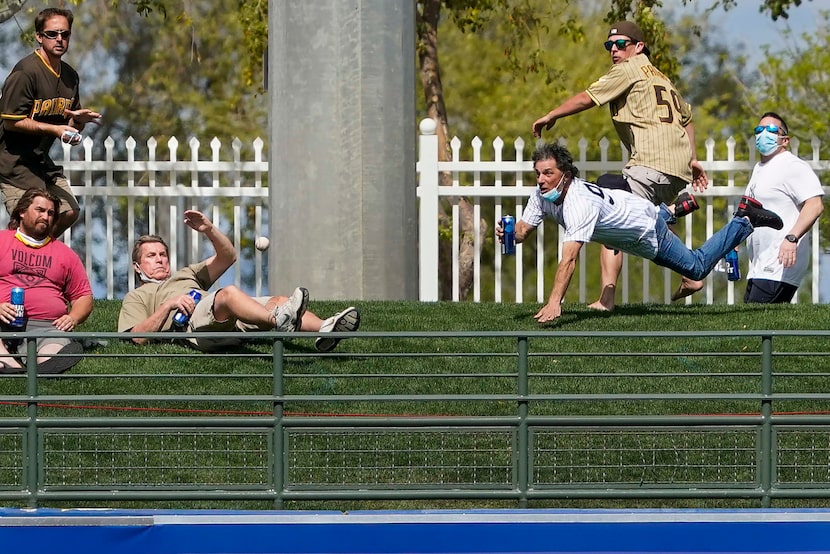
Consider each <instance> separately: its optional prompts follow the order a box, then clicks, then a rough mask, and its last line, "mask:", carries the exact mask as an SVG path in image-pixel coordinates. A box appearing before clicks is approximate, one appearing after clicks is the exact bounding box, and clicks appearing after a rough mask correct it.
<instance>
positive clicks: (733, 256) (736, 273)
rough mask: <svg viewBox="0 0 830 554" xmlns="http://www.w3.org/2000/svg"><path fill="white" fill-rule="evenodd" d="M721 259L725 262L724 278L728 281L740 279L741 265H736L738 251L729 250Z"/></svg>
mask: <svg viewBox="0 0 830 554" xmlns="http://www.w3.org/2000/svg"><path fill="white" fill-rule="evenodd" d="M723 261H724V262H726V278H727V279H729V280H730V281H740V280H741V266H740V265H738V251H737V250H730V251H729V252H727V253H726V256H724V258H723Z"/></svg>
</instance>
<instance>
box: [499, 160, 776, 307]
mask: <svg viewBox="0 0 830 554" xmlns="http://www.w3.org/2000/svg"><path fill="white" fill-rule="evenodd" d="M533 169H534V170H535V171H536V183H537V185H538V187H537V189H536V191H535V192H534V193H533V194H532V195H531V196H530V198H529V199H528V201H527V206H526V207H525V210H524V212H523V213H522V218H521V219H520V220H519V221H517V222H516V229H515V232H516V242H522V241H524V240H525V239H526V238H527V237H528V235H529V234H530V232H531V231H533V230H534V229H536V227H538V226H539V224H540V223H542V219H543V218H544V217H545V216H547V217H550V218H552V219H554V220H555V221H556V222H557V223H559V225H561V226H562V228H563V230H562V231H561V232H562V233H563V235H562V259H561V260H560V262H559V266H558V267H557V268H556V276H555V277H554V280H553V289H552V290H551V293H550V297H549V298H548V302H547V304H545V305H544V306H542V308H541V309H540V310H539V311H538V312H537V313H536V315H534V316H533V317H534V318H535V319H536V320H538V321H539V323H544V322H548V321H553V320H554V319H556V318H558V317H559V316H561V315H562V300H563V298H564V297H565V292H566V291H567V290H568V285H569V284H570V282H571V277H572V276H573V274H574V270H575V269H576V263H577V259H578V258H579V252H580V250H581V249H582V245H583V244H585V243H586V242H591V241H593V242H599V243H601V244H603V245H605V246H608V247H610V248H614V249H617V250H622V251H624V252H628V253H629V254H634V255H636V256H640V257H643V258H646V259H649V260H651V261H653V262H654V263H656V264H657V265H659V266H662V267H668V268H669V269H671V270H673V271H676V272H678V273H680V274H681V275H684V276H686V277H689V278H690V279H703V278H704V277H706V275H708V274H709V272H710V271H712V268H714V267H715V264H717V263H718V260H720V259H721V258H723V257H724V255H726V253H727V252H729V251H730V250H732V249H733V248H735V247H736V246H737V245H739V244H740V243H742V242H743V241H744V240H745V239H746V238H747V237H748V236H749V235H750V234H752V231H753V229H754V227H772V228H774V229H780V228H781V227H782V226H783V223H782V221H781V218H780V217H778V216H777V215H776V214H775V213H773V212H771V211H769V210H765V209H764V208H763V207H762V206H761V203H760V202H758V201H757V200H754V199H752V198H748V197H746V196H744V197H743V198H742V199H741V202H740V203H739V204H738V209H737V210H736V211H735V217H733V218H732V220H731V221H730V222H729V223H728V224H727V225H726V226H725V227H723V228H722V229H721V230H720V231H718V232H717V233H715V234H714V235H712V236H711V237H710V238H709V239H708V240H707V241H706V242H705V243H703V245H702V246H701V247H700V248H698V249H697V250H690V249H689V248H686V246H685V245H684V244H683V241H681V240H680V239H679V238H678V237H677V235H675V234H674V233H672V232H671V231H670V230H669V227H668V222H670V221H672V220H673V219H674V214H673V213H671V212H670V211H669V209H668V207H667V206H666V204H664V203H661V204H660V205H659V206H655V205H654V204H652V203H651V202H649V201H648V200H645V199H643V198H641V197H639V196H636V195H634V194H632V193H630V192H626V191H623V190H616V189H608V188H602V187H599V186H597V185H595V184H593V183H589V182H587V181H583V180H582V179H579V178H577V177H576V175H577V174H578V172H579V171H578V170H577V168H576V166H574V163H573V157H572V156H571V154H570V152H568V150H567V149H566V148H565V147H563V146H560V145H558V144H543V145H541V146H539V147H538V148H537V149H536V151H535V152H534V153H533ZM496 235H497V236H498V237H499V240H502V238H503V236H504V232H503V229H502V228H501V226H498V227H497V228H496Z"/></svg>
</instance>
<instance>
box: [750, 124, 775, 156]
mask: <svg viewBox="0 0 830 554" xmlns="http://www.w3.org/2000/svg"><path fill="white" fill-rule="evenodd" d="M755 148H757V149H758V152H760V153H761V155H762V156H769V155H770V154H772V153H773V152H775V151H776V150H778V135H777V134H775V133H771V132H769V131H768V130H766V129H764V130H763V131H761V132H760V133H758V134H757V135H755Z"/></svg>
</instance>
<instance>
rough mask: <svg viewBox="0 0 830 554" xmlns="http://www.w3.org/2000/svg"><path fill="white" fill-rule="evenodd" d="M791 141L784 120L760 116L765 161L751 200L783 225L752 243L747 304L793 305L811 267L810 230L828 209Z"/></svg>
mask: <svg viewBox="0 0 830 554" xmlns="http://www.w3.org/2000/svg"><path fill="white" fill-rule="evenodd" d="M789 143H790V137H789V136H788V128H787V123H786V122H785V121H784V118H782V117H781V116H780V115H778V114H776V113H775V112H767V113H765V114H764V115H763V116H761V120H760V121H759V122H758V126H757V127H755V147H756V148H757V149H758V152H759V153H760V154H761V161H760V162H758V163H757V164H755V167H754V168H753V169H752V176H751V177H750V178H749V185H748V186H747V187H746V196H749V197H752V198H755V199H756V200H758V201H759V202H762V203H763V204H764V205H765V206H768V207H769V208H770V209H771V210H773V211H774V212H775V213H777V214H778V215H780V216H781V219H782V220H783V222H784V226H783V227H782V228H781V229H779V230H775V229H762V230H760V231H758V232H757V233H755V234H753V235H752V236H751V237H750V238H749V239H748V240H747V243H746V245H747V251H748V252H749V271H748V272H747V282H746V293H745V294H744V302H747V303H753V302H758V303H769V304H771V303H783V302H789V301H790V300H792V299H793V296H795V292H796V290H798V286H799V285H800V284H801V280H802V279H804V276H805V275H806V274H807V271H808V269H809V263H810V240H809V235H810V229H811V228H812V226H813V224H814V223H815V222H816V220H817V219H818V218H819V216H820V215H821V212H822V211H824V204H823V202H822V197H823V195H824V191H823V190H822V188H821V183H820V182H819V180H818V177H817V176H816V174H815V172H814V171H813V170H812V169H811V168H810V166H809V165H808V164H807V162H805V161H804V160H802V159H800V158H798V157H797V156H795V155H794V154H792V153H791V152H790V151H789V150H788V149H787V147H788V146H789Z"/></svg>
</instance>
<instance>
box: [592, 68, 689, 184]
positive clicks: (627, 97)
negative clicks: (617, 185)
mask: <svg viewBox="0 0 830 554" xmlns="http://www.w3.org/2000/svg"><path fill="white" fill-rule="evenodd" d="M586 92H587V93H588V95H589V96H590V97H591V99H592V100H593V101H594V103H595V104H597V105H598V106H602V105H604V104H608V107H609V109H610V110H611V119H612V120H613V121H614V128H615V129H616V131H617V135H619V137H620V140H621V141H622V143H623V144H624V145H625V147H626V148H627V149H628V151H629V152H630V154H631V156H630V158H629V161H628V164H626V166H627V167H628V166H632V165H643V166H646V167H650V168H652V169H656V170H657V171H659V172H661V173H664V174H666V175H674V176H675V177H680V178H681V179H685V180H686V181H687V182H691V180H692V170H691V167H690V165H689V164H690V163H691V161H692V149H691V148H692V147H691V144H690V143H689V137H688V135H687V134H686V130H685V127H686V125H688V124H689V123H690V122H691V120H692V109H691V107H690V106H689V104H687V103H686V102H685V101H684V100H683V98H682V97H681V96H680V94H678V92H677V90H675V88H674V85H672V83H671V81H669V79H668V78H667V77H666V76H665V75H663V74H662V73H660V71H659V70H658V69H657V68H656V67H654V66H653V65H651V62H650V61H649V59H648V56H646V55H644V54H637V55H636V56H632V57H630V58H627V59H625V60H622V61H620V62H619V63H616V64H614V65H613V66H611V69H609V70H608V72H607V73H606V74H605V75H603V76H602V77H600V78H599V80H597V81H596V82H595V83H593V84H592V85H591V86H590V87H588V90H587V91H586Z"/></svg>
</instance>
